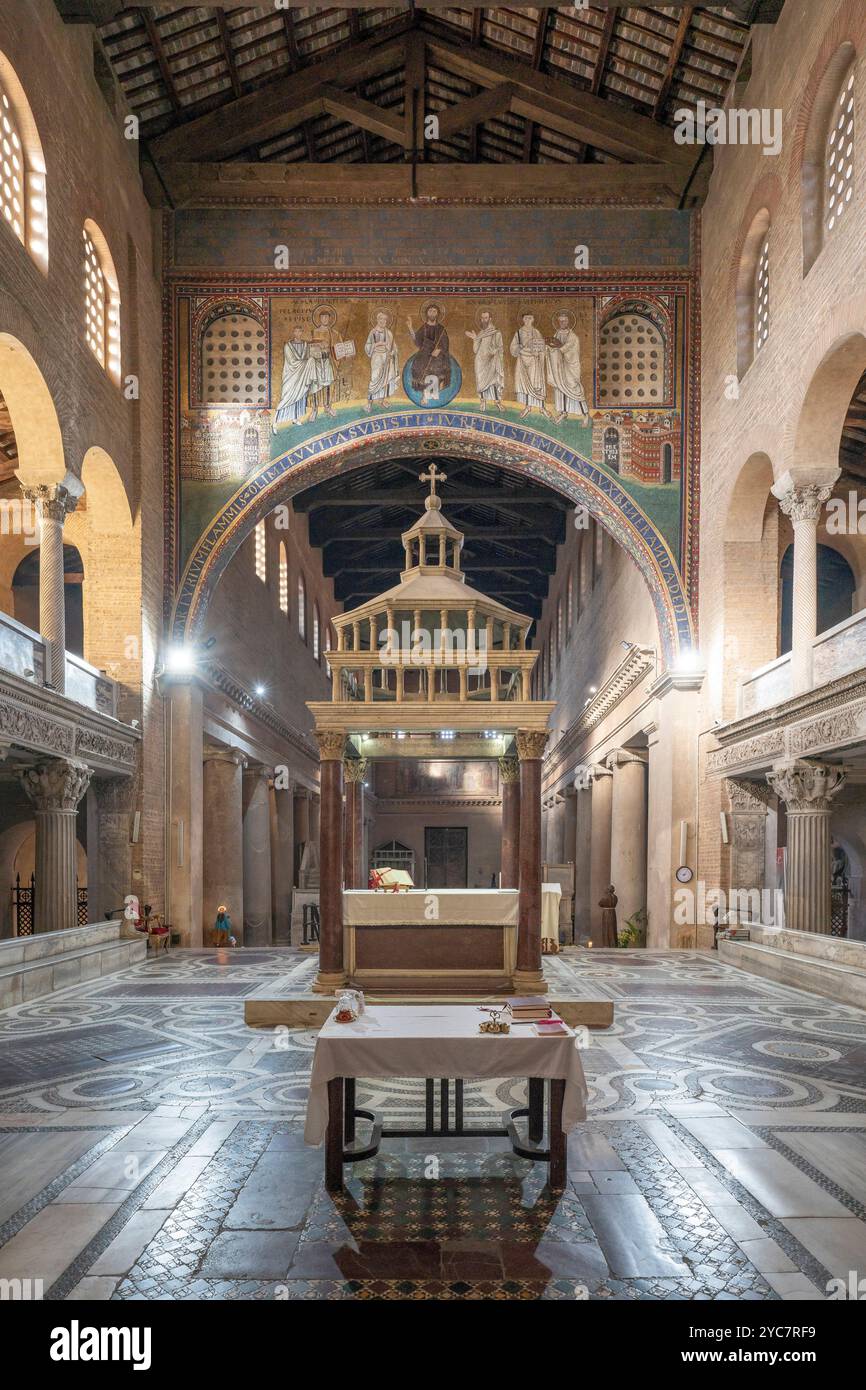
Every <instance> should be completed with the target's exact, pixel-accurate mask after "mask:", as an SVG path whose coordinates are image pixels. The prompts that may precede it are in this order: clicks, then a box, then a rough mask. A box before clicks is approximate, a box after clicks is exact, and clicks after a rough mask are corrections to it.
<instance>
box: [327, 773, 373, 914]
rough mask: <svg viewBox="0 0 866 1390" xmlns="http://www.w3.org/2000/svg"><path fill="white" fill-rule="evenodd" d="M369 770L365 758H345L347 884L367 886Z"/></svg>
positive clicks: (345, 857)
mask: <svg viewBox="0 0 866 1390" xmlns="http://www.w3.org/2000/svg"><path fill="white" fill-rule="evenodd" d="M366 771H367V759H366V758H344V759H343V776H344V778H345V785H346V813H345V834H346V842H345V849H344V856H343V872H344V874H345V876H346V887H347V888H366V887H367V874H366V868H365V863H364V776H365V774H366ZM320 872H321V870H320Z"/></svg>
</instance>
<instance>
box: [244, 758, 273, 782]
mask: <svg viewBox="0 0 866 1390" xmlns="http://www.w3.org/2000/svg"><path fill="white" fill-rule="evenodd" d="M243 775H244V777H249V778H250V780H252V779H253V778H254V777H260V778H262V780H264V781H268V780H269V779H270V778H271V777H273V775H274V769H273V768H272V767H267V766H266V764H265V763H251V762H246V761H245V762H244V765H243Z"/></svg>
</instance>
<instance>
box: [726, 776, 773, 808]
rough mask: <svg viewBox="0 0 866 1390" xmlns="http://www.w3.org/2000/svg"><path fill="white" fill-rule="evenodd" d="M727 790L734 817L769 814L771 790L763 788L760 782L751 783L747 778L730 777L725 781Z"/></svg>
mask: <svg viewBox="0 0 866 1390" xmlns="http://www.w3.org/2000/svg"><path fill="white" fill-rule="evenodd" d="M725 790H726V791H727V793H728V799H729V800H730V803H731V812H732V813H733V815H740V814H741V813H744V812H749V813H751V814H755V813H756V812H757V813H762V814H763V815H766V814H767V797H768V795H769V788H768V787H766V786H762V784H761V783H760V782H749V781H746V779H745V778H736V777H728V778H726V779H725Z"/></svg>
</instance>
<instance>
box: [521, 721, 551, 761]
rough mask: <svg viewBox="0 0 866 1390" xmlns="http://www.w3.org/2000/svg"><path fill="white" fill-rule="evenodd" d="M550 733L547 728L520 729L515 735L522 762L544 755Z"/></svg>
mask: <svg viewBox="0 0 866 1390" xmlns="http://www.w3.org/2000/svg"><path fill="white" fill-rule="evenodd" d="M547 739H548V733H547V730H546V729H518V730H517V733H516V734H515V735H514V741H515V743H516V744H517V756H518V758H519V760H520V761H521V762H522V763H525V762H531V761H532V760H533V759H538V760H540V759H541V758H543V757H544V750H545V747H546V746H547Z"/></svg>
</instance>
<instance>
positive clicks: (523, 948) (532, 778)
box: [514, 729, 547, 994]
mask: <svg viewBox="0 0 866 1390" xmlns="http://www.w3.org/2000/svg"><path fill="white" fill-rule="evenodd" d="M515 741H516V743H517V756H518V758H519V760H520V890H519V903H518V910H517V913H518V916H517V969H516V970H515V972H514V992H515V994H545V993H546V992H547V983H546V981H545V978H544V974H543V972H542V969H541V762H542V758H543V757H544V748H545V744H546V743H547V731H546V730H544V729H540V730H534V729H518V731H517V736H516V740H515Z"/></svg>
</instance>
